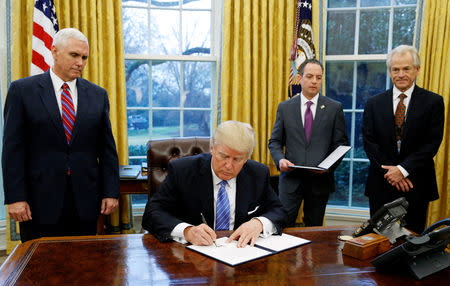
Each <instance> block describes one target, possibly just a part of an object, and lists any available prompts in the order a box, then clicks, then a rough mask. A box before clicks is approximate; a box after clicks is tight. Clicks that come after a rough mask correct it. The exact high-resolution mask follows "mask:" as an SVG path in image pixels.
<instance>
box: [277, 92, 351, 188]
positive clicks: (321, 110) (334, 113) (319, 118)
mask: <svg viewBox="0 0 450 286" xmlns="http://www.w3.org/2000/svg"><path fill="white" fill-rule="evenodd" d="M347 144H348V138H347V133H346V129H345V119H344V112H343V110H342V104H341V103H340V102H337V101H335V100H333V99H330V98H327V97H325V96H321V95H320V96H319V99H318V102H317V109H316V115H315V117H314V122H313V126H312V131H311V137H310V140H309V142H308V143H307V142H306V137H305V130H304V128H303V123H302V118H301V110H300V96H296V97H294V98H291V99H289V100H286V101H283V102H281V103H280V104H279V106H278V110H277V116H276V120H275V124H274V127H273V130H272V136H271V138H270V140H269V149H270V154H271V155H272V158H273V160H274V162H275V164H276V166H277V168H278V169H279V165H278V162H279V161H280V159H283V158H285V159H287V160H289V161H291V162H292V163H293V164H295V165H306V166H317V165H318V164H319V163H320V162H321V161H322V160H323V159H324V158H325V157H326V156H328V155H329V154H330V153H331V152H332V151H333V150H334V149H336V148H337V147H338V146H340V145H347ZM283 148H284V151H283ZM333 167H334V168H333V169H331V170H330V172H327V173H325V174H322V175H314V176H311V177H314V178H316V179H314V181H316V184H313V191H316V192H333V191H334V169H335V168H336V167H337V164H336V166H333ZM299 172H302V171H300V170H298V171H297V170H294V171H291V172H282V173H281V175H280V191H281V190H282V189H283V188H294V189H296V188H298V186H299V184H300V178H299V177H300V176H299V174H298V173H299ZM303 172H305V171H303Z"/></svg>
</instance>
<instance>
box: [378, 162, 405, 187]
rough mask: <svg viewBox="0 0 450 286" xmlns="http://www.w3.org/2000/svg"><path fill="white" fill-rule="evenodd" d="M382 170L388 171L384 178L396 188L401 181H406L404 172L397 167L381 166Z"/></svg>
mask: <svg viewBox="0 0 450 286" xmlns="http://www.w3.org/2000/svg"><path fill="white" fill-rule="evenodd" d="M381 168H383V169H385V170H388V171H387V173H386V174H384V178H385V179H386V181H388V183H389V184H391V185H392V186H395V185H396V184H398V183H399V182H400V181H401V180H403V179H404V177H403V174H402V172H401V171H400V169H399V168H398V167H397V166H385V165H381Z"/></svg>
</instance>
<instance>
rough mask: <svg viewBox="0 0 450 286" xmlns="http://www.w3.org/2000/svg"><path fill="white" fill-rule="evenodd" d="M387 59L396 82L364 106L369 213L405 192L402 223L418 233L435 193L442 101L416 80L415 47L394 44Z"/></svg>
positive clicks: (442, 122) (440, 138)
mask: <svg viewBox="0 0 450 286" xmlns="http://www.w3.org/2000/svg"><path fill="white" fill-rule="evenodd" d="M386 63H387V67H388V70H389V76H390V77H391V79H392V83H393V84H394V87H393V88H392V89H389V90H387V91H385V92H383V93H381V94H378V95H376V96H373V97H371V98H369V99H368V100H367V102H366V106H365V108H364V117H363V125H362V132H363V139H364V149H365V151H366V154H367V157H368V158H369V160H370V168H369V175H368V177H367V183H366V195H367V196H368V197H369V203H370V214H371V215H373V214H374V213H375V212H376V211H377V210H378V209H379V208H380V207H382V206H383V204H385V203H388V202H390V201H393V200H395V199H397V198H399V197H405V198H406V200H407V201H408V203H409V207H408V213H407V215H406V217H405V222H406V227H407V228H409V229H410V230H413V231H415V232H417V233H421V232H422V231H423V230H424V228H425V222H426V214H427V209H428V204H429V202H430V201H433V200H436V199H438V198H439V194H438V189H437V183H436V174H435V171H434V162H433V157H434V156H435V155H436V153H437V151H438V149H439V145H440V144H441V141H442V136H443V130H444V129H443V128H444V101H443V99H442V97H441V96H440V95H437V94H435V93H432V92H430V91H428V90H425V89H423V88H420V87H418V86H417V85H416V84H415V80H416V77H417V74H418V73H419V70H420V59H419V55H418V53H417V50H416V49H415V48H414V47H411V46H406V45H402V46H398V47H397V48H395V49H393V50H392V51H391V52H390V53H389V55H388V58H387V61H386Z"/></svg>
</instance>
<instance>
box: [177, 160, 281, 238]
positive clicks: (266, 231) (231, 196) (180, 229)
mask: <svg viewBox="0 0 450 286" xmlns="http://www.w3.org/2000/svg"><path fill="white" fill-rule="evenodd" d="M211 173H212V179H213V188H214V207H213V209H214V225H213V226H210V227H211V228H212V229H215V224H216V204H217V195H218V193H219V188H220V182H221V181H222V179H220V178H219V177H217V175H216V174H215V173H214V170H213V168H212V165H211ZM225 190H226V192H227V195H228V201H229V203H230V230H233V229H234V223H235V213H236V178H233V179H231V180H228V181H227V185H226V186H225ZM199 216H200V213H199ZM256 218H257V219H259V221H260V222H261V223H262V225H263V231H262V233H261V234H260V237H267V236H270V235H272V234H274V233H275V232H276V231H277V229H276V227H275V225H274V224H273V223H272V222H271V221H270V220H269V219H268V218H265V217H262V216H259V217H256ZM188 226H192V224H189V223H185V222H182V223H179V224H177V225H176V226H175V227H174V228H173V230H172V232H171V233H170V235H171V237H172V239H173V240H174V241H177V242H180V243H187V241H186V239H185V237H184V230H185V229H186V227H188Z"/></svg>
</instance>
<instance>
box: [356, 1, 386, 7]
mask: <svg viewBox="0 0 450 286" xmlns="http://www.w3.org/2000/svg"><path fill="white" fill-rule="evenodd" d="M390 5H391V0H361V7H375V6H390Z"/></svg>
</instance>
